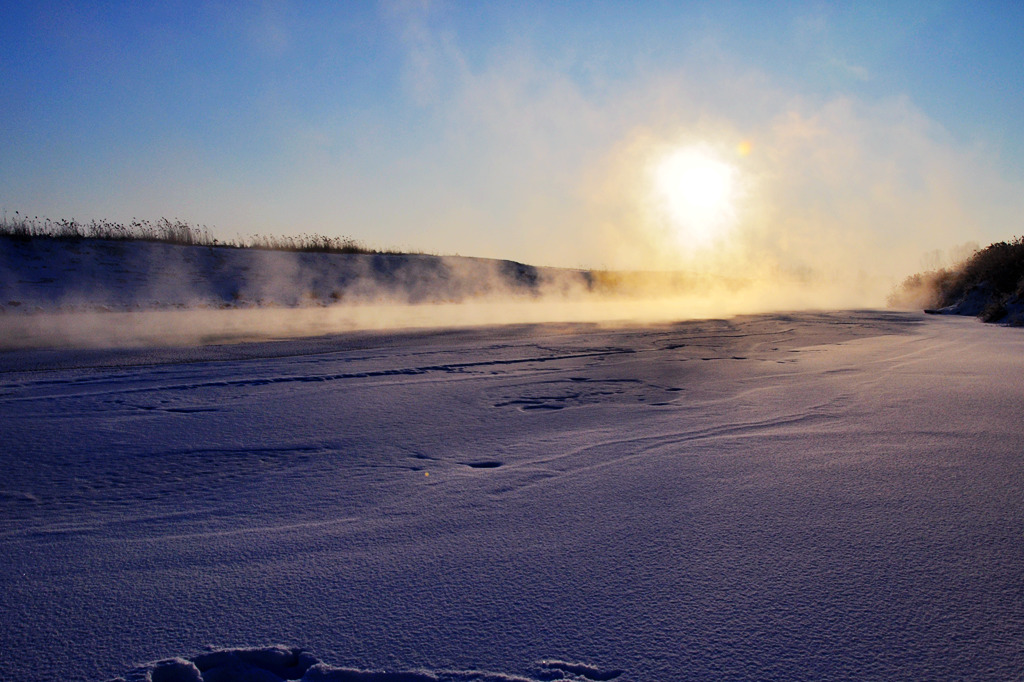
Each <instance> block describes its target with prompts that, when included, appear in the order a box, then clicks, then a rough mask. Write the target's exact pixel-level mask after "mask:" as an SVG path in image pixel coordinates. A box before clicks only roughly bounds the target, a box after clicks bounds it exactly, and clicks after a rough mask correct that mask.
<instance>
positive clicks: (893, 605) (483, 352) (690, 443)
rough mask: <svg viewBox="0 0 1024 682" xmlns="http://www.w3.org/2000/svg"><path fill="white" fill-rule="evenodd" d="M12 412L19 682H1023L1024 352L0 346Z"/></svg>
mask: <svg viewBox="0 0 1024 682" xmlns="http://www.w3.org/2000/svg"><path fill="white" fill-rule="evenodd" d="M0 411H2V412H0V413H2V421H0V464H2V471H3V476H2V480H0V553H2V556H3V561H2V562H0V678H3V679H9V680H15V679H16V680H21V681H26V682H31V681H34V680H38V681H40V682H41V681H43V680H50V681H52V680H79V679H82V680H109V679H112V678H116V677H118V676H123V677H126V678H128V679H144V678H145V676H146V675H147V673H150V672H151V670H150V669H151V668H152V666H151V665H149V664H148V663H147V662H153V661H158V660H160V659H167V658H171V657H183V659H196V656H197V655H198V654H201V653H203V652H209V651H210V650H219V649H228V648H238V647H248V648H256V649H260V648H264V649H265V648H267V647H271V646H272V645H282V646H287V647H300V648H303V649H306V650H308V651H309V652H311V654H312V655H314V656H315V657H316V658H317V659H319V660H321V661H323V664H322V665H320V666H317V667H315V668H313V669H310V670H308V671H307V670H306V668H308V667H309V664H310V662H311V661H312V659H311V658H309V657H307V659H306V663H305V664H301V665H298V667H296V668H294V669H292V670H291V672H289V673H288V675H291V676H292V678H295V677H299V676H301V675H302V674H303V673H305V674H306V678H307V679H314V678H316V679H325V680H327V679H337V680H343V679H360V680H375V679H376V680H380V681H381V682H384V681H386V680H391V681H398V682H401V681H404V680H410V681H411V680H469V679H482V680H515V679H527V680H551V679H570V680H598V679H616V680H622V681H627V680H644V681H660V680H664V681H668V680H705V679H708V680H723V679H733V680H751V679H759V680H821V679H849V678H854V679H886V680H921V679H985V680H1006V679H1016V678H1019V677H1021V676H1022V675H1024V543H1022V542H1021V538H1022V537H1024V429H1022V425H1024V334H1022V332H1021V331H1020V330H1014V329H1006V328H1001V327H993V326H985V325H981V324H979V323H978V322H976V321H975V320H973V319H959V318H958V319H951V318H941V319H934V318H924V317H923V316H920V315H913V314H904V313H883V312H872V311H860V312H837V313H820V314H818V313H799V314H790V315H762V316H750V317H741V318H736V319H732V320H712V321H688V322H681V323H674V324H658V325H648V326H642V327H641V326H634V327H625V328H613V327H602V326H597V325H589V324H571V325H550V324H549V325H519V326H507V327H487V328H479V329H463V330H454V331H416V332H391V333H384V332H379V333H353V334H345V335H335V336H325V337H318V338H307V339H294V340H282V341H266V342H258V343H244V344H236V345H221V346H207V347H198V348H188V347H182V348H149V349H135V350H88V349H79V350H60V351H53V350H39V349H36V350H23V351H6V352H3V353H0ZM275 651H276V652H277V654H280V655H284V654H283V653H282V651H280V650H271V649H267V650H265V651H263V652H262V654H263V657H262V658H260V656H258V655H255V654H254V653H253V652H250V653H249V654H248V655H247V656H248V658H247V659H246V656H245V655H239V654H235V655H234V656H233V658H232V656H229V655H227V654H226V653H221V654H220V659H217V658H216V656H214V657H213V658H211V657H210V656H209V655H207V657H206V659H203V658H202V657H200V658H199V659H196V666H197V667H196V668H195V670H200V669H202V670H203V674H204V677H205V678H206V679H214V677H216V675H214V674H213V673H214V672H216V670H217V668H216V665H215V664H217V661H223V660H227V659H229V658H230V659H232V660H233V661H234V665H235V666H236V668H237V669H238V670H242V669H243V668H244V667H245V666H244V665H242V664H241V663H240V661H242V659H246V660H248V661H249V665H250V666H251V665H255V664H256V663H259V664H260V665H261V666H263V667H264V668H266V669H267V670H265V671H264V672H265V673H266V675H269V674H270V673H269V672H268V671H269V670H270V669H274V670H275V671H276V676H275V677H268V676H266V675H265V676H264V677H259V678H257V677H247V678H245V679H268V680H272V679H282V677H283V676H285V672H282V669H279V668H280V666H279V667H278V668H274V666H273V665H271V664H269V663H267V664H264V663H260V661H264V660H270V659H271V658H273V655H272V654H274V652H275ZM204 661H205V662H204ZM188 665H189V666H191V665H192V664H188ZM179 667H180V668H181V670H183V671H184V670H186V668H188V666H186V665H185V661H184V660H183V661H181V662H179ZM228 667H230V666H228ZM165 668H166V666H165ZM188 669H189V670H191V668H188ZM225 670H227V667H224V666H222V667H221V669H220V673H221V674H222V676H221V677H219V678H217V679H225V675H224V671H225ZM360 671H363V672H365V673H366V674H363V675H362V676H360V674H361V673H360ZM367 671H390V672H391V674H390V675H387V674H383V673H381V674H378V675H371V674H369V672H367ZM484 673H486V674H484ZM187 674H192V673H187V671H186V672H181V673H180V679H188V677H187ZM240 674H241V673H239V675H240ZM249 674H250V675H251V674H252V669H251V668H250V670H249ZM474 674H477V677H473V675H474ZM317 675H319V677H316V676H317ZM332 675H333V677H332ZM226 678H230V675H227V676H226ZM154 679H156V678H155V677H154ZM175 679H177V678H175ZM193 679H198V678H193ZM234 679H242V678H241V677H240V676H236V677H235V678H234Z"/></svg>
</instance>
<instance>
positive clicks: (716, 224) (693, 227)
mask: <svg viewBox="0 0 1024 682" xmlns="http://www.w3.org/2000/svg"><path fill="white" fill-rule="evenodd" d="M736 176H737V170H736V167H735V166H732V165H730V164H729V163H726V162H725V161H722V160H721V159H720V158H718V157H717V156H716V155H715V154H714V153H713V152H712V151H710V150H707V149H704V148H702V147H681V148H678V149H676V150H674V151H672V152H669V153H668V154H667V155H666V156H665V157H663V158H662V159H661V160H660V161H659V162H657V163H656V165H655V166H654V190H655V195H656V198H657V201H658V204H659V205H660V207H661V209H662V210H663V212H664V217H665V218H666V219H667V222H668V224H669V225H670V226H671V228H672V233H673V236H674V237H675V238H676V239H677V240H678V242H679V244H680V245H681V246H683V247H685V248H687V249H695V248H704V247H708V246H711V245H713V244H714V243H716V242H717V241H719V240H720V239H722V238H723V237H725V236H726V235H727V234H728V232H729V231H730V230H731V229H732V227H733V225H734V223H735V222H736V199H737V197H736V194H737V177H736Z"/></svg>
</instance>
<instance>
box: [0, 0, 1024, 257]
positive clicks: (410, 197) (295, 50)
mask: <svg viewBox="0 0 1024 682" xmlns="http://www.w3.org/2000/svg"><path fill="white" fill-rule="evenodd" d="M0 12H2V14H0V131H2V132H0V158H2V159H3V164H0V208H2V209H4V210H6V211H7V213H8V214H13V212H14V211H15V210H17V211H20V212H21V213H22V214H26V213H27V214H29V215H40V216H46V217H51V218H64V217H75V218H78V219H86V220H88V219H90V218H109V219H114V220H127V219H130V218H131V217H133V216H135V217H140V218H150V219H152V218H157V217H160V216H167V217H177V218H181V219H185V220H189V221H192V222H195V223H202V224H206V225H209V226H210V227H211V228H212V229H213V230H214V232H215V233H216V234H218V235H220V236H222V237H225V238H231V237H234V236H236V235H239V234H242V235H245V234H252V233H274V234H292V233H295V234H298V233H303V232H316V233H323V234H329V235H347V236H351V237H355V238H357V239H360V240H362V241H364V242H366V243H367V244H369V245H371V246H380V247H399V248H413V249H422V250H426V251H431V252H439V253H461V254H462V255H479V256H493V257H507V258H514V259H517V260H522V261H528V262H534V263H542V264H554V265H567V266H609V267H644V266H658V267H669V266H673V265H689V266H692V264H693V263H694V262H696V261H699V262H700V263H703V264H711V263H716V262H718V263H722V262H726V261H732V262H735V259H737V258H740V257H742V258H747V259H750V260H764V261H771V263H773V264H777V265H781V266H784V267H788V268H803V267H819V268H824V269H828V268H829V267H831V264H835V263H841V262H846V261H851V260H855V261H856V262H857V268H859V269H860V270H864V269H865V268H867V269H871V268H875V269H878V270H879V271H885V272H893V273H895V272H897V271H898V270H900V269H901V268H903V269H905V270H906V271H913V270H915V269H917V268H918V267H919V266H920V265H921V262H920V261H921V260H922V258H925V259H926V260H927V259H928V258H932V259H939V258H941V254H939V255H935V254H934V252H935V251H938V252H944V251H943V250H950V249H955V248H957V246H958V245H960V244H963V243H965V242H971V241H975V242H979V243H987V242H988V241H992V240H994V239H1003V238H1007V237H1009V236H1012V235H1014V234H1019V233H1021V232H1022V231H1024V230H1022V229H1021V227H1020V220H1019V216H1020V215H1021V209H1022V208H1024V206H1022V203H1024V202H1022V200H1021V198H1020V197H1022V196H1024V192H1022V191H1021V190H1024V132H1022V131H1021V126H1020V125H1019V123H1020V121H1021V119H1022V116H1021V114H1022V112H1024V94H1022V88H1021V84H1022V83H1024V58H1022V57H1024V54H1022V52H1024V48H1022V45H1024V9H1022V8H1021V6H1020V5H1019V4H1016V3H954V2H948V3H944V2H923V3H910V2H906V3H868V2H851V3H818V2H793V3H760V2H757V3H755V2H709V3H684V2H629V3H627V2H593V3H584V2H557V3H555V2H517V3H478V2H384V3H372V2H337V3H335V2H285V1H281V2H195V3H188V2H159V3H147V2H132V3H127V2H126V3H113V2H110V3H100V2H93V3H82V2H63V3H59V2H32V3H5V6H4V9H3V10H0ZM741 141H747V142H748V143H749V144H750V149H751V152H750V153H749V155H745V156H744V157H743V158H742V159H740V158H732V157H730V152H731V150H733V149H736V145H737V144H738V143H739V142H741ZM694 145H697V146H699V147H700V148H702V149H706V150H709V153H712V154H715V155H717V156H718V157H720V158H723V159H726V160H727V161H728V163H730V164H735V167H736V169H737V175H736V177H737V178H740V179H741V181H742V182H741V185H742V186H741V187H740V189H739V190H738V191H737V192H736V193H735V195H734V198H733V199H732V201H734V202H735V206H732V207H731V210H732V211H733V212H734V213H735V214H736V224H735V225H733V227H732V228H731V232H730V233H729V236H728V238H723V241H722V244H720V248H718V249H717V250H716V251H715V252H713V253H712V252H710V251H701V252H695V251H693V250H688V249H687V248H685V246H680V244H681V242H682V241H684V240H681V239H669V238H667V236H666V235H667V234H668V233H670V232H672V230H673V229H674V228H673V227H672V226H671V225H670V224H669V223H670V222H671V220H669V219H668V218H667V217H666V216H664V215H660V216H659V214H658V209H657V207H656V206H654V205H653V204H656V203H657V201H656V200H653V199H652V198H651V196H650V192H649V186H650V184H651V183H650V169H651V168H652V165H654V164H655V163H656V160H657V158H659V155H662V156H663V155H664V154H666V153H670V152H671V150H673V149H675V148H678V147H680V146H690V147H693V146H694ZM677 236H678V235H677ZM929 253H930V254H932V255H931V256H922V254H929ZM854 254H855V255H854Z"/></svg>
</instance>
